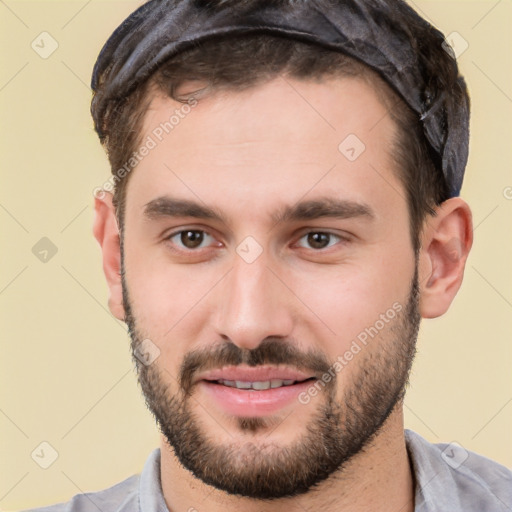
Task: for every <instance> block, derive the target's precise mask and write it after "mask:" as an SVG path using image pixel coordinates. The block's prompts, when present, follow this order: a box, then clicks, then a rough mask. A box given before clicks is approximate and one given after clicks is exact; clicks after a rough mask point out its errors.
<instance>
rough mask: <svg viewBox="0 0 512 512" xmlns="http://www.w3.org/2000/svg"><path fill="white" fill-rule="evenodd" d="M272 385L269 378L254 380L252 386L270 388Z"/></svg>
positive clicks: (254, 387)
mask: <svg viewBox="0 0 512 512" xmlns="http://www.w3.org/2000/svg"><path fill="white" fill-rule="evenodd" d="M269 387H270V381H269V380H267V381H265V382H253V383H252V388H253V389H268V388H269Z"/></svg>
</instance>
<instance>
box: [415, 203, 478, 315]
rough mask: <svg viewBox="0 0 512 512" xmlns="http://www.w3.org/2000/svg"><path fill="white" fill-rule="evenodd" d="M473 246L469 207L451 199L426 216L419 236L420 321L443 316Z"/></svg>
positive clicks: (460, 280) (457, 287)
mask: <svg viewBox="0 0 512 512" xmlns="http://www.w3.org/2000/svg"><path fill="white" fill-rule="evenodd" d="M472 244H473V223H472V216H471V210H470V209H469V206H468V204H467V203H466V202H465V201H464V200H463V199H461V198H460V197H452V198H450V199H448V200H446V201H445V202H444V203H442V204H441V205H440V206H439V207H438V208H437V209H436V215H434V216H428V217H427V220H426V222H425V227H424V230H423V233H422V236H421V249H420V290H421V296H420V312H421V316H422V317H423V318H436V317H438V316H441V315H443V314H444V313H445V312H446V311H447V310H448V308H449V307H450V304H451V303H452V300H453V299H454V297H455V295H456V294H457V292H458V290H459V288H460V285H461V284H462V278H463V276H464V268H465V266H466V260H467V257H468V254H469V251H470V249H471V246H472Z"/></svg>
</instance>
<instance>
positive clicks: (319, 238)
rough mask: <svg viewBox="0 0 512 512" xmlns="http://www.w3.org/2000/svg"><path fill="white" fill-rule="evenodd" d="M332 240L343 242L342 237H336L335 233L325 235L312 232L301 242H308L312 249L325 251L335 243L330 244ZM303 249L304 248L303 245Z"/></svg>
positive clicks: (319, 232)
mask: <svg viewBox="0 0 512 512" xmlns="http://www.w3.org/2000/svg"><path fill="white" fill-rule="evenodd" d="M332 238H337V239H340V240H341V237H339V236H337V235H334V234H333V233H325V232H323V231H310V232H309V233H306V234H305V235H304V236H303V237H301V239H300V240H304V239H305V240H306V242H307V244H308V246H309V247H310V248H312V249H325V248H326V247H330V246H332V245H333V243H330V242H331V240H332ZM301 247H304V246H302V245H301Z"/></svg>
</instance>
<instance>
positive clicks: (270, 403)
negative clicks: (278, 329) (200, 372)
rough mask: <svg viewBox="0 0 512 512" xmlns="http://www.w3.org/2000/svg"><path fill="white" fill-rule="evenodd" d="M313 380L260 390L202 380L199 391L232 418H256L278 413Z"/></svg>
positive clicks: (310, 384)
mask: <svg viewBox="0 0 512 512" xmlns="http://www.w3.org/2000/svg"><path fill="white" fill-rule="evenodd" d="M314 382H315V381H314V380H308V381H303V382H300V383H297V384H292V385H291V386H281V387H280V388H269V389H262V390H249V389H237V388H232V387H229V386H224V385H222V384H216V383H214V382H208V381H205V380H202V381H200V382H199V383H198V386H199V388H200V389H202V390H204V392H205V393H206V394H207V395H208V396H209V397H211V398H213V400H214V402H215V403H216V404H218V405H219V406H220V408H221V409H222V410H223V411H224V412H227V413H228V414H232V415H234V416H245V417H249V416H252V417H258V416H266V415H268V414H272V413H275V412H278V411H279V410H280V409H282V408H283V407H285V406H286V405H288V404H290V403H291V402H293V401H294V400H298V396H299V394H300V393H302V392H303V391H305V390H307V389H308V388H309V387H311V386H312V385H313V384H314Z"/></svg>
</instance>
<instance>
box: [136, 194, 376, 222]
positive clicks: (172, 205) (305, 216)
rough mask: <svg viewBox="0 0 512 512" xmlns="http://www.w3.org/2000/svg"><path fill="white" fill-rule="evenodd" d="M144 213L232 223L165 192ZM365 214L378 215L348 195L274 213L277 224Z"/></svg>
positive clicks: (210, 209)
mask: <svg viewBox="0 0 512 512" xmlns="http://www.w3.org/2000/svg"><path fill="white" fill-rule="evenodd" d="M144 216H145V217H146V218H148V219H151V220H155V219H158V218H161V217H194V218H197V219H208V220H216V221H219V222H222V223H224V224H229V222H228V219H227V218H226V216H225V215H224V214H223V213H222V212H221V211H219V210H217V209H216V208H211V207H209V206H206V205H204V204H201V203H198V202H196V201H192V200H189V199H177V198H173V197H169V196H162V197H158V198H156V199H153V200H151V201H149V202H148V203H147V204H146V205H145V206H144ZM353 217H363V218H367V219H369V220H373V219H375V213H374V212H373V210H372V209H371V208H370V206H369V205H367V204H365V203H359V202H356V201H352V200H347V199H336V198H332V197H321V198H318V199H313V200H307V201H301V202H298V203H296V204H293V205H285V206H283V207H282V208H280V209H279V210H278V211H277V212H275V213H273V214H272V215H271V220H272V222H274V224H278V223H280V222H293V221H306V220H315V219H320V218H335V219H348V218H353Z"/></svg>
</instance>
